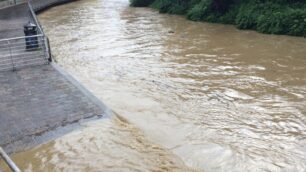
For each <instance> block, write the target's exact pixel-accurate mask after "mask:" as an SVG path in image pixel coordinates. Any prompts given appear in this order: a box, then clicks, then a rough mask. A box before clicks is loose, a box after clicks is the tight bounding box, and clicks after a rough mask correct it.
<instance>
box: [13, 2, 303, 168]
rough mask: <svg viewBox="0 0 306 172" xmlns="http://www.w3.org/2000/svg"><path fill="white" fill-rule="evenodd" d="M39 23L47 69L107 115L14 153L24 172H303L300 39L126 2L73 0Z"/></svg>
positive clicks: (41, 17) (301, 49)
mask: <svg viewBox="0 0 306 172" xmlns="http://www.w3.org/2000/svg"><path fill="white" fill-rule="evenodd" d="M39 18H40V21H41V23H42V25H43V26H44V29H45V31H46V32H47V34H48V35H49V37H50V39H51V44H52V50H53V54H54V56H55V59H56V61H57V63H59V64H60V65H61V66H62V67H63V68H64V69H66V70H67V71H68V72H69V73H70V74H71V75H73V76H74V77H75V78H76V79H77V80H79V81H80V82H81V83H82V84H84V85H85V86H86V87H87V88H88V89H89V90H91V91H92V92H93V93H94V94H95V95H96V96H97V97H99V98H100V99H101V100H102V101H104V102H105V103H106V104H107V105H108V106H109V107H111V108H112V109H113V110H114V111H115V112H117V113H118V114H119V117H114V119H106V120H104V121H101V122H95V123H93V124H90V125H88V126H87V127H85V128H84V129H82V130H81V131H76V132H73V133H71V134H68V135H66V136H64V137H62V138H59V139H57V140H55V141H54V142H51V143H49V144H46V145H43V146H40V147H38V148H35V149H33V150H29V151H28V152H24V153H20V154H16V155H15V156H14V159H16V160H17V162H18V163H19V164H21V166H22V168H23V169H26V170H25V171H39V170H42V169H44V170H46V169H48V170H49V171H190V169H187V167H186V166H188V167H190V168H193V169H200V170H203V171H206V172H209V171H241V172H244V171H301V172H302V171H305V170H306V39H305V38H296V37H288V36H273V35H263V34H258V33H256V32H253V31H239V30H236V29H234V28H233V27H232V26H225V25H215V24H206V23H196V22H191V21H187V20H185V19H184V18H183V17H180V16H170V15H163V14H158V12H156V11H154V10H151V9H147V8H130V7H128V0H87V1H85V0H83V1H78V2H74V3H70V4H67V5H63V6H59V7H56V8H52V9H50V10H48V11H46V12H44V13H43V14H41V15H40V16H39ZM172 31H173V32H174V33H172ZM118 118H120V119H121V120H119V119H118ZM158 145H159V146H158ZM25 158H26V160H27V161H25V160H24V159H25ZM29 160H30V161H29ZM48 170H47V171H48Z"/></svg>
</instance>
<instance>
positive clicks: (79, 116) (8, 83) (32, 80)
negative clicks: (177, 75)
mask: <svg viewBox="0 0 306 172" xmlns="http://www.w3.org/2000/svg"><path fill="white" fill-rule="evenodd" d="M70 1H73V0H44V1H43V0H34V1H32V6H33V8H34V10H35V11H36V12H38V11H42V10H44V9H47V8H49V7H51V6H54V5H58V4H62V3H66V2H70ZM27 8H28V6H27V5H26V4H25V3H24V4H19V5H16V6H13V7H8V8H4V9H0V24H1V23H10V24H11V25H8V28H7V29H4V28H3V27H2V26H3V25H1V28H0V36H1V35H2V36H11V37H12V36H14V37H17V36H23V33H22V31H23V25H24V24H25V23H26V22H27V21H28V20H31V19H30V18H29V17H28V16H26V15H24V14H26V12H27V11H28V10H29V9H27ZM11 26H12V28H10V27H11ZM0 38H1V37H0ZM0 50H1V49H0ZM0 53H1V51H0ZM2 54H3V53H2ZM0 65H1V64H0ZM109 114H111V110H110V109H109V108H107V107H106V106H105V105H104V104H103V103H102V102H101V101H100V100H99V99H98V98H96V97H95V96H94V95H93V94H92V93H91V92H90V91H88V90H87V89H86V88H85V87H83V86H82V85H81V84H80V83H79V82H78V81H76V80H75V79H74V78H73V77H72V76H70V75H69V74H68V73H66V72H65V71H64V70H63V69H61V67H59V66H58V65H56V64H55V63H44V64H39V65H35V66H28V67H25V68H22V69H18V70H16V71H11V70H10V71H0V146H1V147H3V148H4V150H5V151H6V152H8V153H14V152H18V151H22V150H25V149H29V148H31V147H33V146H36V145H39V144H42V143H44V142H46V141H48V140H50V139H54V138H56V137H58V136H60V135H61V134H65V133H67V132H69V131H72V130H73V129H74V128H75V127H76V126H78V122H79V121H82V120H84V119H92V118H101V117H106V116H108V115H109Z"/></svg>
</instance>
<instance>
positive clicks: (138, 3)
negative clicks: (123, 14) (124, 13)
mask: <svg viewBox="0 0 306 172" xmlns="http://www.w3.org/2000/svg"><path fill="white" fill-rule="evenodd" d="M130 2H131V6H133V7H147V6H149V5H150V4H151V3H152V2H154V0H130Z"/></svg>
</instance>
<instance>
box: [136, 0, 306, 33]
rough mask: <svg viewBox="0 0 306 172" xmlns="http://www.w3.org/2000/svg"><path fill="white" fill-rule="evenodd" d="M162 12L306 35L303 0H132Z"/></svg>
mask: <svg viewBox="0 0 306 172" xmlns="http://www.w3.org/2000/svg"><path fill="white" fill-rule="evenodd" d="M131 6H142V7H144V6H150V7H152V8H155V9H157V10H159V11H160V12H161V13H170V14H185V15H186V16H187V18H188V19H190V20H194V21H206V22H214V23H224V24H234V25H235V26H236V27H237V28H239V29H253V30H257V31H259V32H262V33H270V34H287V35H294V36H304V37H306V0H131Z"/></svg>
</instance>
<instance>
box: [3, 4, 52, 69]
mask: <svg viewBox="0 0 306 172" xmlns="http://www.w3.org/2000/svg"><path fill="white" fill-rule="evenodd" d="M28 7H29V20H30V21H31V22H32V23H34V24H36V25H37V35H33V36H22V37H16V38H9V39H1V40H0V71H7V70H13V71H14V70H17V69H20V68H24V67H28V66H35V65H41V64H47V63H49V62H50V61H51V52H50V45H49V40H48V37H47V36H46V35H45V34H44V32H43V30H42V28H41V26H40V24H39V22H38V20H37V17H36V15H35V12H34V10H33V7H32V5H31V1H28Z"/></svg>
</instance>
